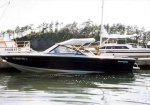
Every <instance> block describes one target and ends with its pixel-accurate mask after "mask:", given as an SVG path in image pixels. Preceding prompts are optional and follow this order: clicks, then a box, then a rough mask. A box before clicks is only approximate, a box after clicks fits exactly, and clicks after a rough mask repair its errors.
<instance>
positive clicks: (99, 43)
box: [99, 0, 104, 46]
mask: <svg viewBox="0 0 150 105" xmlns="http://www.w3.org/2000/svg"><path fill="white" fill-rule="evenodd" d="M103 6H104V0H102V15H101V32H100V42H99V45H100V46H101V44H102V33H103Z"/></svg>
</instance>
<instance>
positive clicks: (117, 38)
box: [90, 27, 150, 68]
mask: <svg viewBox="0 0 150 105" xmlns="http://www.w3.org/2000/svg"><path fill="white" fill-rule="evenodd" d="M101 37H102V39H105V40H104V41H103V42H102V43H101V44H100V46H99V45H98V46H99V52H100V53H101V54H102V55H105V56H110V55H114V56H116V57H126V58H127V57H129V58H134V59H136V63H137V64H138V66H139V67H141V68H143V67H150V48H143V47H142V46H139V44H135V43H127V38H129V39H134V38H135V37H139V35H137V34H133V35H127V34H126V33H125V34H124V35H120V34H110V35H109V34H108V33H107V32H106V30H105V29H104V27H103V30H102V35H101ZM90 50H91V51H92V50H94V49H90Z"/></svg>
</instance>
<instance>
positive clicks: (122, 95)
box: [0, 70, 150, 105]
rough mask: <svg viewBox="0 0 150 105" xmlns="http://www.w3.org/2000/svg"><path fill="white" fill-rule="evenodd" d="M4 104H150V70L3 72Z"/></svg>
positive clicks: (1, 103) (1, 102) (1, 96)
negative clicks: (71, 73) (90, 73)
mask: <svg viewBox="0 0 150 105" xmlns="http://www.w3.org/2000/svg"><path fill="white" fill-rule="evenodd" d="M0 105H150V70H142V71H136V72H133V73H130V74H96V75H65V76H64V75H51V74H36V73H18V72H15V73H13V72H0Z"/></svg>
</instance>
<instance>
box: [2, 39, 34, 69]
mask: <svg viewBox="0 0 150 105" xmlns="http://www.w3.org/2000/svg"><path fill="white" fill-rule="evenodd" d="M31 50H32V49H31V48H30V42H29V41H14V40H12V39H8V38H3V39H0V54H4V53H20V52H31ZM10 67H11V66H10V65H9V64H8V63H6V62H3V61H2V59H1V58H0V68H10Z"/></svg>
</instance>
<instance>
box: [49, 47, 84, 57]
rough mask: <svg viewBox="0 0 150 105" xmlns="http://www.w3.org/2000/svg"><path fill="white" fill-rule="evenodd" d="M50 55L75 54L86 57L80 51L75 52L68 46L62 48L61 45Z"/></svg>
mask: <svg viewBox="0 0 150 105" xmlns="http://www.w3.org/2000/svg"><path fill="white" fill-rule="evenodd" d="M49 53H51V54H75V55H84V54H82V53H81V52H79V51H78V50H74V49H72V48H70V47H67V46H62V45H59V46H57V47H56V48H54V49H53V50H51V51H50V52H49Z"/></svg>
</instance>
